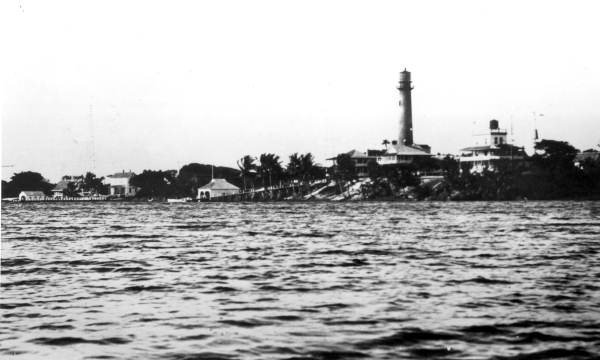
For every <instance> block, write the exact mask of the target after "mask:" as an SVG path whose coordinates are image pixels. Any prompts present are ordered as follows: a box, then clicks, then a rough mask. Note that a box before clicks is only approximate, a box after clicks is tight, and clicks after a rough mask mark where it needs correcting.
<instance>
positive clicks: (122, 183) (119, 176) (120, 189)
mask: <svg viewBox="0 0 600 360" xmlns="http://www.w3.org/2000/svg"><path fill="white" fill-rule="evenodd" d="M133 176H135V173H133V172H131V171H129V172H125V170H123V171H122V172H120V173H116V174H112V175H108V176H107V177H106V178H105V179H104V182H105V183H106V184H108V185H110V195H113V196H120V197H132V196H135V194H136V193H137V190H138V189H137V188H136V187H135V186H131V185H130V184H129V179H131V178H132V177H133Z"/></svg>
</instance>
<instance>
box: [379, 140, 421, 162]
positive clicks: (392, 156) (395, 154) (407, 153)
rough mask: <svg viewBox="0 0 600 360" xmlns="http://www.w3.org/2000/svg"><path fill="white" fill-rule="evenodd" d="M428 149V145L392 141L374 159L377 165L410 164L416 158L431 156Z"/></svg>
mask: <svg viewBox="0 0 600 360" xmlns="http://www.w3.org/2000/svg"><path fill="white" fill-rule="evenodd" d="M430 151H431V150H430V147H429V146H428V145H417V144H411V145H405V144H401V143H399V142H397V141H392V144H391V145H390V146H388V147H387V149H386V150H385V151H384V152H383V153H382V154H381V155H379V156H377V158H376V159H377V163H378V164H379V165H407V164H412V163H413V162H415V160H416V159H419V158H424V157H431V153H430Z"/></svg>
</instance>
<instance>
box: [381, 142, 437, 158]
mask: <svg viewBox="0 0 600 360" xmlns="http://www.w3.org/2000/svg"><path fill="white" fill-rule="evenodd" d="M385 153H386V155H412V156H431V154H430V153H428V152H427V151H425V150H423V149H421V148H418V147H416V146H408V145H404V144H396V145H393V144H392V145H390V146H389V147H388V149H387V150H386V152H385Z"/></svg>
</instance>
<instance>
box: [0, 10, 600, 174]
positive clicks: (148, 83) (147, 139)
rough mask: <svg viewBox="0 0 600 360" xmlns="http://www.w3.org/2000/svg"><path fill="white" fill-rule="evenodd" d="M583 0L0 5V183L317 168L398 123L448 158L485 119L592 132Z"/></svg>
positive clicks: (592, 16)
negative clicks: (404, 97)
mask: <svg viewBox="0 0 600 360" xmlns="http://www.w3.org/2000/svg"><path fill="white" fill-rule="evenodd" d="M595 3H597V2H595V1H587V2H584V1H563V2H553V1H527V2H525V1H497V2H496V1H410V2H408V1H362V2H353V1H339V2H338V1H335V2H334V1H330V2H329V1H296V2H291V1H212V2H208V1H207V2H199V1H190V2H178V1H161V2H151V1H139V2H138V1H136V2H133V1H132V2H126V1H95V2H88V1H72V2H62V1H25V0H23V1H15V0H5V1H3V2H2V5H1V7H2V8H1V9H0V13H1V14H2V15H0V31H1V33H2V34H1V35H0V36H1V37H2V40H3V41H2V44H3V46H2V47H3V51H2V53H3V55H2V56H0V57H1V58H2V59H1V60H0V61H1V62H2V69H1V71H2V81H1V85H0V86H1V87H2V109H1V116H2V165H3V166H6V165H14V167H3V173H2V178H3V179H6V178H8V177H10V176H11V175H12V173H13V172H15V171H24V170H35V171H38V172H41V173H42V174H43V175H44V176H46V177H47V178H49V179H51V180H53V181H56V180H58V179H59V178H60V176H62V175H64V174H81V173H83V172H85V171H88V170H91V171H94V172H95V173H96V174H98V175H99V176H105V175H108V174H110V173H113V172H115V171H120V170H123V169H124V170H129V169H131V170H133V171H141V170H143V169H179V168H180V167H181V166H182V165H184V164H187V163H189V162H200V163H208V164H210V163H214V164H216V165H226V166H235V161H236V159H238V158H240V157H241V156H242V155H245V154H251V155H259V154H260V153H262V152H274V153H277V154H279V155H281V157H282V158H287V156H288V155H289V154H291V153H293V152H309V151H310V152H312V153H313V154H315V155H316V158H317V160H318V161H319V162H321V163H326V161H325V159H326V158H327V157H330V156H333V155H335V154H337V153H340V152H343V151H348V150H351V149H354V148H356V149H359V150H365V149H367V148H378V147H380V144H381V141H382V140H383V139H390V140H392V139H394V138H395V137H396V136H397V131H398V123H397V120H398V115H399V108H398V93H397V90H396V86H397V82H398V76H399V72H400V71H402V70H403V69H404V67H406V68H407V69H408V70H409V71H411V72H412V77H413V85H414V90H413V94H412V95H413V122H414V131H415V133H414V137H415V142H417V143H424V144H429V145H431V147H432V151H433V152H435V153H437V152H441V153H448V152H449V153H456V152H458V150H459V149H460V148H462V147H465V146H468V145H470V144H471V143H473V141H474V140H473V137H472V135H473V134H476V133H481V132H482V131H484V130H485V129H486V128H487V123H488V121H489V120H490V119H492V118H496V119H498V120H499V121H500V125H501V127H503V128H508V129H510V127H511V124H512V128H513V132H514V136H513V137H514V140H515V143H516V144H518V145H524V146H526V147H528V148H531V144H532V134H533V125H534V124H533V113H534V112H536V113H541V114H544V116H543V117H539V118H538V121H537V124H538V128H539V129H540V135H541V136H542V137H544V138H551V139H560V140H566V141H569V142H570V143H572V144H573V145H575V146H576V147H578V148H580V149H587V148H590V147H594V146H596V144H598V143H600V50H599V46H598V42H599V40H598V34H600V21H598V14H599V13H600V11H598V10H600V9H599V6H597V5H595Z"/></svg>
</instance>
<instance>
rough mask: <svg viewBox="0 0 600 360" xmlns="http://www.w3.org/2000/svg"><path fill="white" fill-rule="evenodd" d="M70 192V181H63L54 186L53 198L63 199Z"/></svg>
mask: <svg viewBox="0 0 600 360" xmlns="http://www.w3.org/2000/svg"><path fill="white" fill-rule="evenodd" d="M68 190H69V181H66V180H61V181H59V182H58V184H56V186H54V189H52V198H54V199H62V198H63V197H64V196H66V195H67V193H68Z"/></svg>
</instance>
